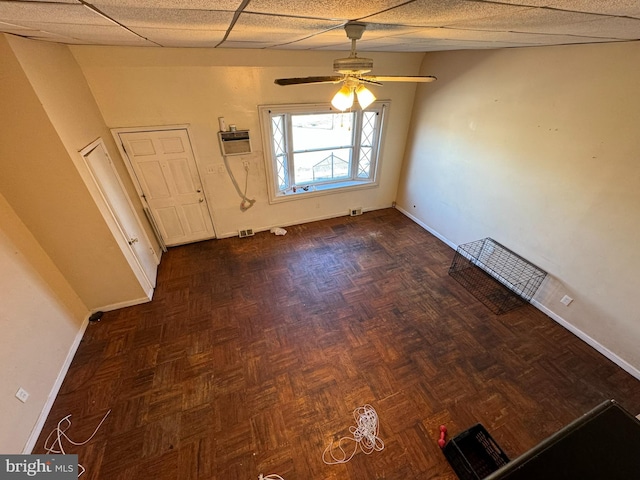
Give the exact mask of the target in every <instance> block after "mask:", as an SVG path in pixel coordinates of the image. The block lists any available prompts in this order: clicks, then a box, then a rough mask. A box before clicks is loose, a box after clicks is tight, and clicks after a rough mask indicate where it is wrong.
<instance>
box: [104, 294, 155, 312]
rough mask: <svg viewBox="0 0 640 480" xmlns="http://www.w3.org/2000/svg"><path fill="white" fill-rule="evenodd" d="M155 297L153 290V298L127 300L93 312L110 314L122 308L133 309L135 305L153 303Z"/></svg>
mask: <svg viewBox="0 0 640 480" xmlns="http://www.w3.org/2000/svg"><path fill="white" fill-rule="evenodd" d="M152 296H153V290H151V297H142V298H136V299H133V300H127V301H125V302H119V303H112V304H111V305H105V306H104V307H98V308H94V309H93V311H94V312H97V311H102V312H110V311H111V310H118V309H120V308H127V307H133V306H135V305H142V304H143V303H147V302H150V301H151V298H152Z"/></svg>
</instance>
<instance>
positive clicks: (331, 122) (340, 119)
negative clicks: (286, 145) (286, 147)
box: [291, 112, 354, 152]
mask: <svg viewBox="0 0 640 480" xmlns="http://www.w3.org/2000/svg"><path fill="white" fill-rule="evenodd" d="M353 116H354V113H353V112H351V113H320V114H310V115H291V126H292V130H293V132H292V133H293V135H292V136H293V150H294V151H296V152H299V151H301V150H313V149H317V148H329V147H338V146H340V147H341V146H345V145H351V142H352V141H353V140H352V139H353V132H352V127H353Z"/></svg>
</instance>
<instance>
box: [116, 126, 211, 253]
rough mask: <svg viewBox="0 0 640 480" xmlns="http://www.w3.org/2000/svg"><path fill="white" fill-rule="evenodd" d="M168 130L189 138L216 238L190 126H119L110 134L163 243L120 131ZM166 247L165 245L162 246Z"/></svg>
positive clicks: (159, 240)
mask: <svg viewBox="0 0 640 480" xmlns="http://www.w3.org/2000/svg"><path fill="white" fill-rule="evenodd" d="M170 130H184V131H185V132H187V138H188V139H189V146H190V147H191V153H192V154H193V160H194V161H195V164H196V171H197V172H198V176H199V177H200V185H202V192H203V193H204V196H205V198H206V199H207V201H206V207H207V213H208V214H209V220H211V227H212V228H213V238H218V234H217V231H216V223H215V221H214V218H213V212H212V211H211V207H210V202H209V199H210V198H211V197H210V196H209V194H208V192H207V190H208V189H207V185H206V182H203V181H202V178H203V177H202V172H201V171H200V160H199V158H198V154H197V153H196V148H195V146H194V145H193V141H192V139H193V135H192V134H191V128H190V125H189V124H181V125H155V126H147V127H121V128H112V129H111V135H113V139H114V140H115V142H116V145H117V147H118V151H119V152H120V156H121V157H122V159H123V161H124V164H125V166H126V167H127V172H129V176H130V177H131V181H132V182H133V185H134V186H135V188H136V192H137V194H138V197H139V198H140V201H141V202H142V205H143V206H144V208H145V209H146V210H147V211H148V215H149V217H150V220H151V223H152V225H153V226H154V233H155V234H156V236H158V238H157V240H158V242H159V243H160V245H164V239H163V238H162V237H161V236H160V232H159V230H158V229H157V227H156V226H155V225H157V223H156V219H155V218H154V216H153V212H152V211H151V207H149V204H148V203H147V199H146V197H145V194H144V191H143V190H142V186H141V185H140V181H139V180H138V176H137V175H136V172H135V171H134V169H133V163H132V162H131V158H129V155H127V152H126V150H125V148H124V144H123V142H122V139H121V138H120V134H121V133H137V132H159V131H160V132H161V131H170ZM163 249H166V247H163Z"/></svg>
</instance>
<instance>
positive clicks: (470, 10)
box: [364, 0, 531, 27]
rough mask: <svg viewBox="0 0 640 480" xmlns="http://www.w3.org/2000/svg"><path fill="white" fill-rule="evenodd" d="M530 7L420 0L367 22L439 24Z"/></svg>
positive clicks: (435, 25)
mask: <svg viewBox="0 0 640 480" xmlns="http://www.w3.org/2000/svg"><path fill="white" fill-rule="evenodd" d="M530 8H531V7H523V6H514V5H503V4H499V3H493V2H490V3H486V2H475V1H465V0H435V1H431V0H417V1H415V2H413V3H408V4H406V5H403V6H401V7H398V8H394V9H392V10H389V11H387V12H384V13H380V14H377V15H372V16H370V17H367V18H365V19H364V21H365V22H373V23H392V24H401V25H419V26H425V27H439V26H442V25H451V24H453V23H456V22H460V21H464V20H469V19H478V18H486V17H492V16H496V15H507V14H508V15H515V14H517V13H518V12H523V11H526V10H528V9H530Z"/></svg>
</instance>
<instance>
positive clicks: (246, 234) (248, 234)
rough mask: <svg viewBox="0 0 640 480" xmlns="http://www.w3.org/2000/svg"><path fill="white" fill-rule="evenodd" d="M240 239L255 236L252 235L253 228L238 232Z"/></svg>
mask: <svg viewBox="0 0 640 480" xmlns="http://www.w3.org/2000/svg"><path fill="white" fill-rule="evenodd" d="M238 233H239V235H240V238H244V237H253V236H254V235H255V234H254V233H253V228H247V229H244V230H238Z"/></svg>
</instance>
